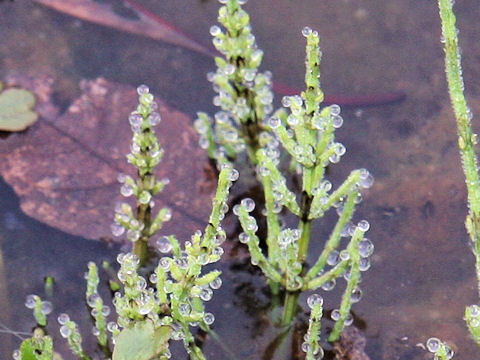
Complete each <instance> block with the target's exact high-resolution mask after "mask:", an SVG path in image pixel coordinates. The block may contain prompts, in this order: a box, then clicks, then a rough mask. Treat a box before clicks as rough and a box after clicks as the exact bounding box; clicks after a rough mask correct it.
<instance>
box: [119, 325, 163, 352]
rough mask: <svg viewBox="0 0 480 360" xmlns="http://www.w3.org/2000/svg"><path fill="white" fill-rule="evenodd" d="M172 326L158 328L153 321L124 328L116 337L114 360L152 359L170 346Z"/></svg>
mask: <svg viewBox="0 0 480 360" xmlns="http://www.w3.org/2000/svg"><path fill="white" fill-rule="evenodd" d="M170 331H171V329H170V327H169V326H161V327H159V328H157V329H155V327H154V326H153V324H152V322H151V321H148V320H146V321H142V322H138V323H136V324H135V325H134V326H133V327H131V328H126V329H123V330H122V331H121V332H120V334H119V335H118V336H117V338H116V339H115V349H114V350H113V357H112V359H113V360H150V359H153V358H156V356H158V355H159V354H160V353H161V352H162V351H164V350H165V349H166V348H167V347H168V340H170Z"/></svg>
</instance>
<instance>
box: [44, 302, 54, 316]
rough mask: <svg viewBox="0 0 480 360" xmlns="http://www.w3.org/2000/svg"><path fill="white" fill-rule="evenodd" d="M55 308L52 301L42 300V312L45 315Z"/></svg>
mask: <svg viewBox="0 0 480 360" xmlns="http://www.w3.org/2000/svg"><path fill="white" fill-rule="evenodd" d="M52 310H53V305H52V303H51V302H50V301H43V302H42V314H43V315H48V314H50V313H51V312H52Z"/></svg>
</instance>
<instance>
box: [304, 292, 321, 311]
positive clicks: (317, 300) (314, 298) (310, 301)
mask: <svg viewBox="0 0 480 360" xmlns="http://www.w3.org/2000/svg"><path fill="white" fill-rule="evenodd" d="M317 304H320V305H323V297H322V296H320V295H318V294H312V295H310V296H309V297H308V298H307V305H308V307H309V308H310V309H312V310H313V308H314V307H315V305H317Z"/></svg>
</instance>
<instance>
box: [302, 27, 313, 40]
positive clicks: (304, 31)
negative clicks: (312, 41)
mask: <svg viewBox="0 0 480 360" xmlns="http://www.w3.org/2000/svg"><path fill="white" fill-rule="evenodd" d="M311 33H312V29H311V28H310V27H308V26H305V27H304V28H303V29H302V35H303V36H305V37H308V36H310V34H311Z"/></svg>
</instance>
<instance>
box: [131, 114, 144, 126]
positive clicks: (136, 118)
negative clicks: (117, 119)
mask: <svg viewBox="0 0 480 360" xmlns="http://www.w3.org/2000/svg"><path fill="white" fill-rule="evenodd" d="M128 121H129V122H130V125H131V126H132V127H135V128H138V127H140V126H141V125H142V123H143V116H142V115H141V114H139V113H138V112H132V113H131V114H130V116H129V117H128Z"/></svg>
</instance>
